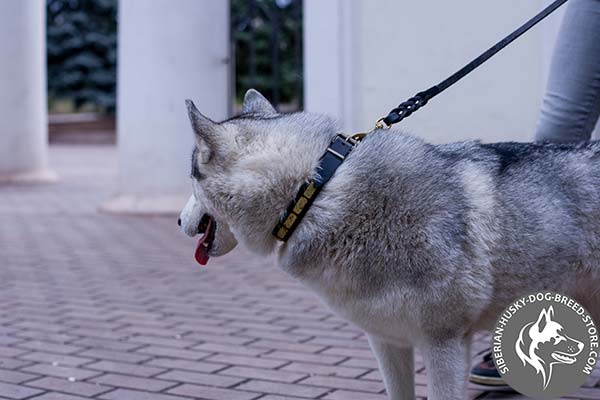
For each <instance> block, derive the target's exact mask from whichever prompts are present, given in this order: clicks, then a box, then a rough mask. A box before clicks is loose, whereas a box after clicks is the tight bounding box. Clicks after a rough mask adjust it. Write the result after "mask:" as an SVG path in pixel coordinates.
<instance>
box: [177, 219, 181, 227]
mask: <svg viewBox="0 0 600 400" xmlns="http://www.w3.org/2000/svg"><path fill="white" fill-rule="evenodd" d="M177 225H179V226H181V218H177Z"/></svg>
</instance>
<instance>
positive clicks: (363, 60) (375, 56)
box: [304, 0, 546, 143]
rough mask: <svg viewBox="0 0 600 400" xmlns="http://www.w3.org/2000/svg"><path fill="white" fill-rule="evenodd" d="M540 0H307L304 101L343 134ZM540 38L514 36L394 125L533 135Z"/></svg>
mask: <svg viewBox="0 0 600 400" xmlns="http://www.w3.org/2000/svg"><path fill="white" fill-rule="evenodd" d="M545 4H546V3H545V1H542V0H536V1H520V0H507V1H503V2H481V1H477V0H455V1H451V2H440V1H433V0H425V1H406V0H379V1H371V0H330V1H321V0H305V2H304V16H305V17H304V24H305V27H304V32H305V37H304V39H305V42H304V54H305V108H306V109H307V110H309V111H317V112H327V113H329V114H332V115H333V116H335V117H337V118H338V119H339V120H340V121H341V122H342V125H343V128H344V130H345V131H347V132H354V131H361V130H368V129H370V128H371V127H372V126H373V124H374V122H375V120H376V119H377V118H378V117H380V116H384V115H386V114H387V112H388V111H389V110H390V109H391V108H393V107H395V106H396V105H397V104H399V103H400V102H402V101H404V100H406V99H408V98H409V97H411V96H413V95H414V94H416V93H417V92H419V91H421V90H424V89H427V88H429V87H430V86H432V85H434V84H436V83H438V82H439V81H441V80H443V79H445V78H446V77H447V76H449V75H450V74H452V73H454V72H455V71H456V70H458V69H459V68H461V67H462V66H463V65H465V64H466V63H467V62H469V61H471V59H473V58H474V57H476V56H477V55H479V54H480V53H481V52H483V51H484V50H486V49H487V48H489V47H490V46H491V45H492V44H494V43H495V42H497V41H498V40H500V39H501V38H503V37H504V36H505V35H507V34H508V33H509V32H511V31H512V30H514V29H515V28H516V27H518V26H519V25H520V24H522V23H523V22H525V21H526V20H527V19H529V18H530V17H531V16H533V15H534V14H535V13H537V12H538V11H539V10H541V8H542V7H543V6H545ZM543 35H544V31H543V30H542V29H540V27H536V28H535V29H534V30H532V31H530V32H529V33H527V34H526V35H525V36H523V37H521V38H520V39H518V40H517V41H516V42H515V43H514V44H512V45H511V46H510V47H508V48H506V49H504V50H503V51H502V52H501V53H499V54H498V55H496V56H495V57H494V58H493V59H491V60H490V61H488V62H487V63H486V64H485V65H483V66H481V67H480V68H479V69H478V70H476V71H475V72H473V73H472V74H471V75H469V76H468V77H466V78H464V79H463V80H462V81H461V82H459V83H458V84H456V85H455V86H453V87H452V88H450V89H448V90H447V91H446V92H444V93H443V94H442V95H440V96H439V97H437V98H435V99H434V100H432V101H431V102H430V103H429V104H428V105H427V106H426V107H425V108H423V109H421V110H419V111H418V112H417V113H415V114H414V115H413V116H411V117H410V118H408V119H407V120H405V121H403V122H402V123H401V124H400V125H399V127H400V128H401V129H404V130H406V131H408V132H410V133H412V134H414V135H417V136H420V137H422V138H424V139H426V140H428V141H430V142H438V143H439V142H450V141H456V140H465V139H475V138H480V139H482V140H484V141H502V140H518V141H528V140H531V139H532V137H533V134H534V128H535V122H536V119H537V115H538V110H539V106H540V102H541V94H542V90H543V87H544V85H545V83H544V77H543V62H544V50H543V45H542V44H543V43H542V42H543Z"/></svg>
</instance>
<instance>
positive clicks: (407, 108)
mask: <svg viewBox="0 0 600 400" xmlns="http://www.w3.org/2000/svg"><path fill="white" fill-rule="evenodd" d="M567 1H568V0H556V1H555V2H554V3H552V4H550V5H549V6H548V7H546V8H545V9H544V10H543V11H542V12H540V13H539V14H537V15H536V16H535V17H533V18H531V19H530V20H529V21H527V22H526V23H525V24H524V25H522V26H521V27H520V28H519V29H517V30H516V31H514V32H513V33H511V34H510V35H508V36H507V37H505V38H504V39H502V40H501V41H499V42H498V43H496V44H495V45H494V46H493V47H491V48H490V49H488V50H487V51H486V52H484V53H483V54H482V55H480V56H479V57H477V58H476V59H474V60H473V61H471V62H470V63H468V64H467V65H465V66H464V67H463V68H461V69H460V70H458V71H457V72H455V73H454V74H452V75H451V76H450V77H449V78H447V79H445V80H443V81H442V82H440V83H438V84H437V85H435V86H433V87H431V88H429V89H427V90H425V91H423V92H419V93H417V94H416V95H415V96H414V97H411V98H410V99H408V100H406V101H405V102H404V103H402V104H400V105H399V106H398V107H396V108H394V109H393V110H392V111H390V113H389V114H388V115H387V116H386V117H383V118H380V119H379V120H378V121H377V123H376V124H375V129H387V128H390V127H391V126H392V125H393V124H395V123H397V122H400V121H402V120H403V119H404V118H406V117H408V116H410V115H411V114H412V113H414V112H415V111H417V110H418V109H419V108H421V107H423V106H424V105H425V104H427V102H428V101H429V100H431V99H432V98H433V97H435V96H437V95H438V94H440V93H441V92H443V91H444V90H446V89H448V88H449V87H450V86H452V85H453V84H455V83H456V82H457V81H458V80H460V79H461V78H463V77H465V76H466V75H467V74H469V73H470V72H472V71H473V70H474V69H475V68H477V67H479V66H480V65H481V64H483V63H484V62H486V61H487V60H488V59H490V58H491V57H492V56H493V55H494V54H496V53H498V52H499V51H500V50H502V49H503V48H504V47H506V46H508V45H509V44H510V43H511V42H513V41H514V40H515V39H517V38H518V37H519V36H521V35H522V34H524V33H525V32H527V31H528V30H529V29H531V28H532V27H533V26H534V25H535V24H537V23H538V22H540V21H541V20H543V19H544V18H546V17H547V16H548V15H550V14H551V13H552V12H553V11H554V10H556V9H557V8H558V7H560V6H561V5H563V4H564V3H566V2H567ZM366 135H367V133H365V132H361V133H356V134H354V135H352V136H349V137H346V136H344V135H341V134H338V135H336V137H335V138H334V139H333V140H332V142H331V143H330V144H329V147H327V149H326V151H325V153H324V154H323V156H322V157H321V158H320V159H319V165H318V167H317V174H316V176H315V177H313V178H312V179H309V180H308V181H306V182H304V183H303V184H302V186H300V189H299V190H298V192H297V194H296V197H295V198H294V200H293V201H292V202H291V203H290V205H289V206H288V208H287V209H286V210H285V212H284V213H283V214H282V215H281V216H280V218H279V222H278V223H277V225H276V226H275V228H274V229H273V235H274V236H275V237H276V238H277V239H279V240H281V241H282V242H285V241H287V240H288V239H289V238H290V236H291V235H292V233H294V230H295V229H296V228H297V227H298V225H299V224H300V221H302V218H303V217H304V215H306V212H307V211H308V209H309V208H310V206H311V205H312V204H313V202H314V201H315V199H316V197H317V195H318V194H319V192H320V191H321V189H322V188H323V186H325V184H326V183H327V182H329V180H330V179H331V178H332V177H333V174H334V173H335V171H336V170H337V169H338V167H339V166H340V165H342V163H343V162H344V160H345V159H346V157H348V156H349V155H350V153H351V152H352V150H354V148H355V147H356V146H357V145H358V143H359V142H360V141H361V140H362V139H363V138H364V137H365V136H366Z"/></svg>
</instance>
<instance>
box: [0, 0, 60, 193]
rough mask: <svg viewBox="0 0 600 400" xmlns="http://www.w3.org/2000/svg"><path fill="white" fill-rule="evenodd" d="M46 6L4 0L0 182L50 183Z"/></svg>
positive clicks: (0, 4) (0, 6) (0, 19)
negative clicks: (48, 162)
mask: <svg viewBox="0 0 600 400" xmlns="http://www.w3.org/2000/svg"><path fill="white" fill-rule="evenodd" d="M45 7H46V4H45V1H44V0H27V1H23V0H2V1H0V121H1V122H0V183H1V182H12V181H47V180H52V179H54V178H55V176H54V174H52V173H50V172H49V171H48V170H47V161H48V160H47V158H48V154H47V153H48V128H47V103H46V18H45V15H46V13H45V10H46V8H45Z"/></svg>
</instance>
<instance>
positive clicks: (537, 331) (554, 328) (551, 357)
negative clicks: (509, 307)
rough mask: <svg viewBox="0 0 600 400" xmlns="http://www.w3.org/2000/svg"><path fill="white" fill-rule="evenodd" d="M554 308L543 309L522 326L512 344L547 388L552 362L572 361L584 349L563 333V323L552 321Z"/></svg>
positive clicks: (569, 362)
mask: <svg viewBox="0 0 600 400" xmlns="http://www.w3.org/2000/svg"><path fill="white" fill-rule="evenodd" d="M553 318H554V309H553V308H552V306H550V307H548V309H542V311H541V312H540V316H539V317H538V319H537V321H535V322H530V323H528V324H527V325H525V326H524V327H523V328H522V329H521V332H520V333H519V339H518V340H517V343H516V344H515V349H516V351H517V355H518V356H519V358H520V359H521V361H522V362H523V365H524V366H525V365H527V364H529V365H530V366H532V367H533V368H535V370H536V373H538V374H541V375H542V379H543V389H544V390H546V388H547V387H548V384H549V383H550V379H551V378H552V369H553V367H554V365H555V364H567V365H569V364H573V363H575V362H576V361H577V359H576V357H577V355H579V353H581V351H582V350H583V343H582V342H580V341H579V340H576V339H573V338H572V337H570V336H567V334H566V333H565V332H564V328H563V326H562V325H561V324H560V323H558V322H557V321H555V320H553Z"/></svg>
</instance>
